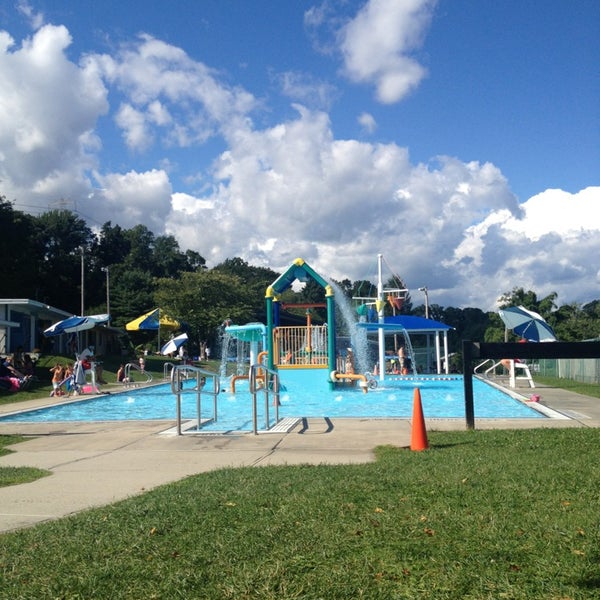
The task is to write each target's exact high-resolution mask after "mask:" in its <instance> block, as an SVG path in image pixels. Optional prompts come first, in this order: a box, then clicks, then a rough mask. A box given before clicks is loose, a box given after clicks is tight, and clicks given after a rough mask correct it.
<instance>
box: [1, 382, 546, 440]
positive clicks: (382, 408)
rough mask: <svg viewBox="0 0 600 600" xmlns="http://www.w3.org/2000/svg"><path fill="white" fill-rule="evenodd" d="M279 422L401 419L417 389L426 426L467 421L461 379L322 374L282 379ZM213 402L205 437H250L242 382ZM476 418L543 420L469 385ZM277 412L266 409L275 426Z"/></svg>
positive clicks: (89, 416) (102, 405) (140, 395)
mask: <svg viewBox="0 0 600 600" xmlns="http://www.w3.org/2000/svg"><path fill="white" fill-rule="evenodd" d="M281 382H282V386H283V388H284V389H283V390H282V391H281V396H280V401H281V405H280V407H279V417H280V418H285V417H331V418H334V417H338V418H339V417H362V418H369V417H373V418H394V417H397V418H406V417H411V416H412V409H413V396H414V389H415V388H416V387H418V388H419V390H420V392H421V402H422V406H423V413H424V416H425V418H426V419H427V418H428V417H430V418H465V402H464V387H463V379H462V376H450V377H447V378H437V377H424V378H414V379H407V378H395V379H386V380H385V381H384V382H383V383H382V382H378V386H377V387H376V388H375V389H370V390H369V391H368V393H366V394H365V393H363V392H362V391H361V390H360V389H359V388H358V387H356V388H343V389H336V390H333V391H330V390H329V389H328V385H327V378H326V372H325V371H324V370H313V371H302V370H290V371H282V373H281ZM193 385H194V383H193V382H191V381H190V382H187V383H186V384H185V386H184V393H183V394H182V396H181V398H182V417H183V418H184V419H186V420H188V419H195V418H196V417H197V411H196V392H194V391H192V390H191V388H192V386H193ZM221 387H222V388H223V391H222V392H221V393H220V394H219V396H218V404H217V406H218V408H217V421H216V422H213V423H208V424H207V425H205V426H203V430H205V429H206V430H208V431H250V430H252V399H251V395H250V393H249V391H248V383H247V381H238V382H236V393H235V394H232V393H231V392H229V381H222V382H221ZM473 396H474V409H475V417H476V418H492V419H499V418H500V419H540V418H542V419H543V418H546V417H545V415H543V414H542V413H540V412H538V411H537V410H534V409H533V408H530V407H529V406H527V405H526V404H525V403H523V402H520V401H519V400H516V399H514V398H512V397H511V396H509V395H508V394H505V393H504V392H502V391H500V390H498V389H496V388H495V387H493V386H490V385H488V384H486V383H485V382H482V381H480V380H478V379H474V380H473ZM257 409H258V424H259V428H263V427H264V425H265V420H266V417H265V400H264V397H262V396H261V395H259V396H258V402H257ZM274 412H275V411H274V408H273V406H270V408H269V422H270V424H271V425H272V424H273V422H274V421H273V419H274ZM201 416H202V418H203V419H205V418H212V417H213V416H214V415H213V401H212V397H210V396H207V395H203V396H202V414H201ZM175 418H176V399H175V395H174V394H173V393H172V391H171V387H170V385H169V384H163V385H158V386H153V387H149V388H143V389H129V390H126V391H123V392H119V393H116V394H107V395H102V396H98V397H95V398H89V399H84V400H82V399H79V400H78V401H75V402H70V403H66V404H62V405H56V406H51V407H47V408H43V409H38V410H33V411H26V412H20V413H15V414H12V415H7V416H4V417H0V422H36V423H49V422H60V421H85V422H94V421H112V420H118V421H127V420H174V419H175Z"/></svg>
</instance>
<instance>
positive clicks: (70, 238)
mask: <svg viewBox="0 0 600 600" xmlns="http://www.w3.org/2000/svg"><path fill="white" fill-rule="evenodd" d="M35 224H36V234H35V244H36V246H37V249H38V255H39V256H40V257H41V258H40V264H39V265H38V271H37V274H36V276H37V278H38V281H39V285H40V290H42V291H41V293H40V298H39V299H40V300H42V301H43V302H47V303H48V304H51V305H53V306H57V307H60V308H63V309H64V310H67V311H69V312H72V313H73V314H78V313H79V312H80V306H81V301H80V299H81V257H82V253H83V263H84V268H83V279H84V292H85V287H86V283H87V280H88V277H89V274H88V269H89V265H88V266H87V268H86V257H88V258H89V249H90V248H91V247H92V243H93V240H94V236H93V233H92V231H91V229H90V228H89V227H88V226H87V225H86V223H85V221H84V220H83V219H81V218H80V217H78V216H76V215H75V214H73V213H72V212H70V211H68V210H52V211H49V212H46V213H43V214H42V215H40V216H39V217H37V218H36V219H35ZM86 305H87V304H86Z"/></svg>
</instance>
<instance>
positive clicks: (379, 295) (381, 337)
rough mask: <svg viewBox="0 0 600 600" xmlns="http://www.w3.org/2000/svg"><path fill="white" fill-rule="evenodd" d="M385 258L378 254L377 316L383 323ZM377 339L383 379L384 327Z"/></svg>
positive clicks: (378, 330)
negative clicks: (383, 260) (383, 267)
mask: <svg viewBox="0 0 600 600" xmlns="http://www.w3.org/2000/svg"><path fill="white" fill-rule="evenodd" d="M382 259H383V255H382V254H378V255H377V302H378V306H377V309H378V310H377V317H378V319H377V320H378V322H379V323H380V324H383V322H384V317H383V309H384V306H385V303H384V301H383V281H382V275H381V262H382ZM377 339H378V342H379V380H380V381H383V380H384V379H385V368H386V365H385V332H384V331H383V327H379V328H378V329H377Z"/></svg>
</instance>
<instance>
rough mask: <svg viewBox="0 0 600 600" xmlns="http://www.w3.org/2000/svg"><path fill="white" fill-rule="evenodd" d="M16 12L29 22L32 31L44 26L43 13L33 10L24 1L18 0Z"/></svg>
mask: <svg viewBox="0 0 600 600" xmlns="http://www.w3.org/2000/svg"><path fill="white" fill-rule="evenodd" d="M16 6H17V10H18V11H19V12H20V13H21V14H22V15H24V16H25V17H26V18H27V20H28V21H29V23H30V25H31V28H32V29H34V30H35V29H39V28H40V27H41V26H42V25H43V24H44V13H41V12H36V11H34V10H33V8H32V7H31V5H30V4H29V2H27V1H26V0H18V2H17V5H16Z"/></svg>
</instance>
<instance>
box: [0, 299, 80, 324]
mask: <svg viewBox="0 0 600 600" xmlns="http://www.w3.org/2000/svg"><path fill="white" fill-rule="evenodd" d="M0 306H6V307H8V308H10V309H11V310H18V311H19V312H22V313H25V314H28V315H35V316H36V317H38V318H39V319H43V320H48V321H54V320H59V319H64V318H66V317H72V316H73V315H72V314H71V313H68V312H67V311H65V310H61V309H60V308H54V306H50V305H49V304H44V303H43V302H38V301H37V300H31V299H29V298H0Z"/></svg>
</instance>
